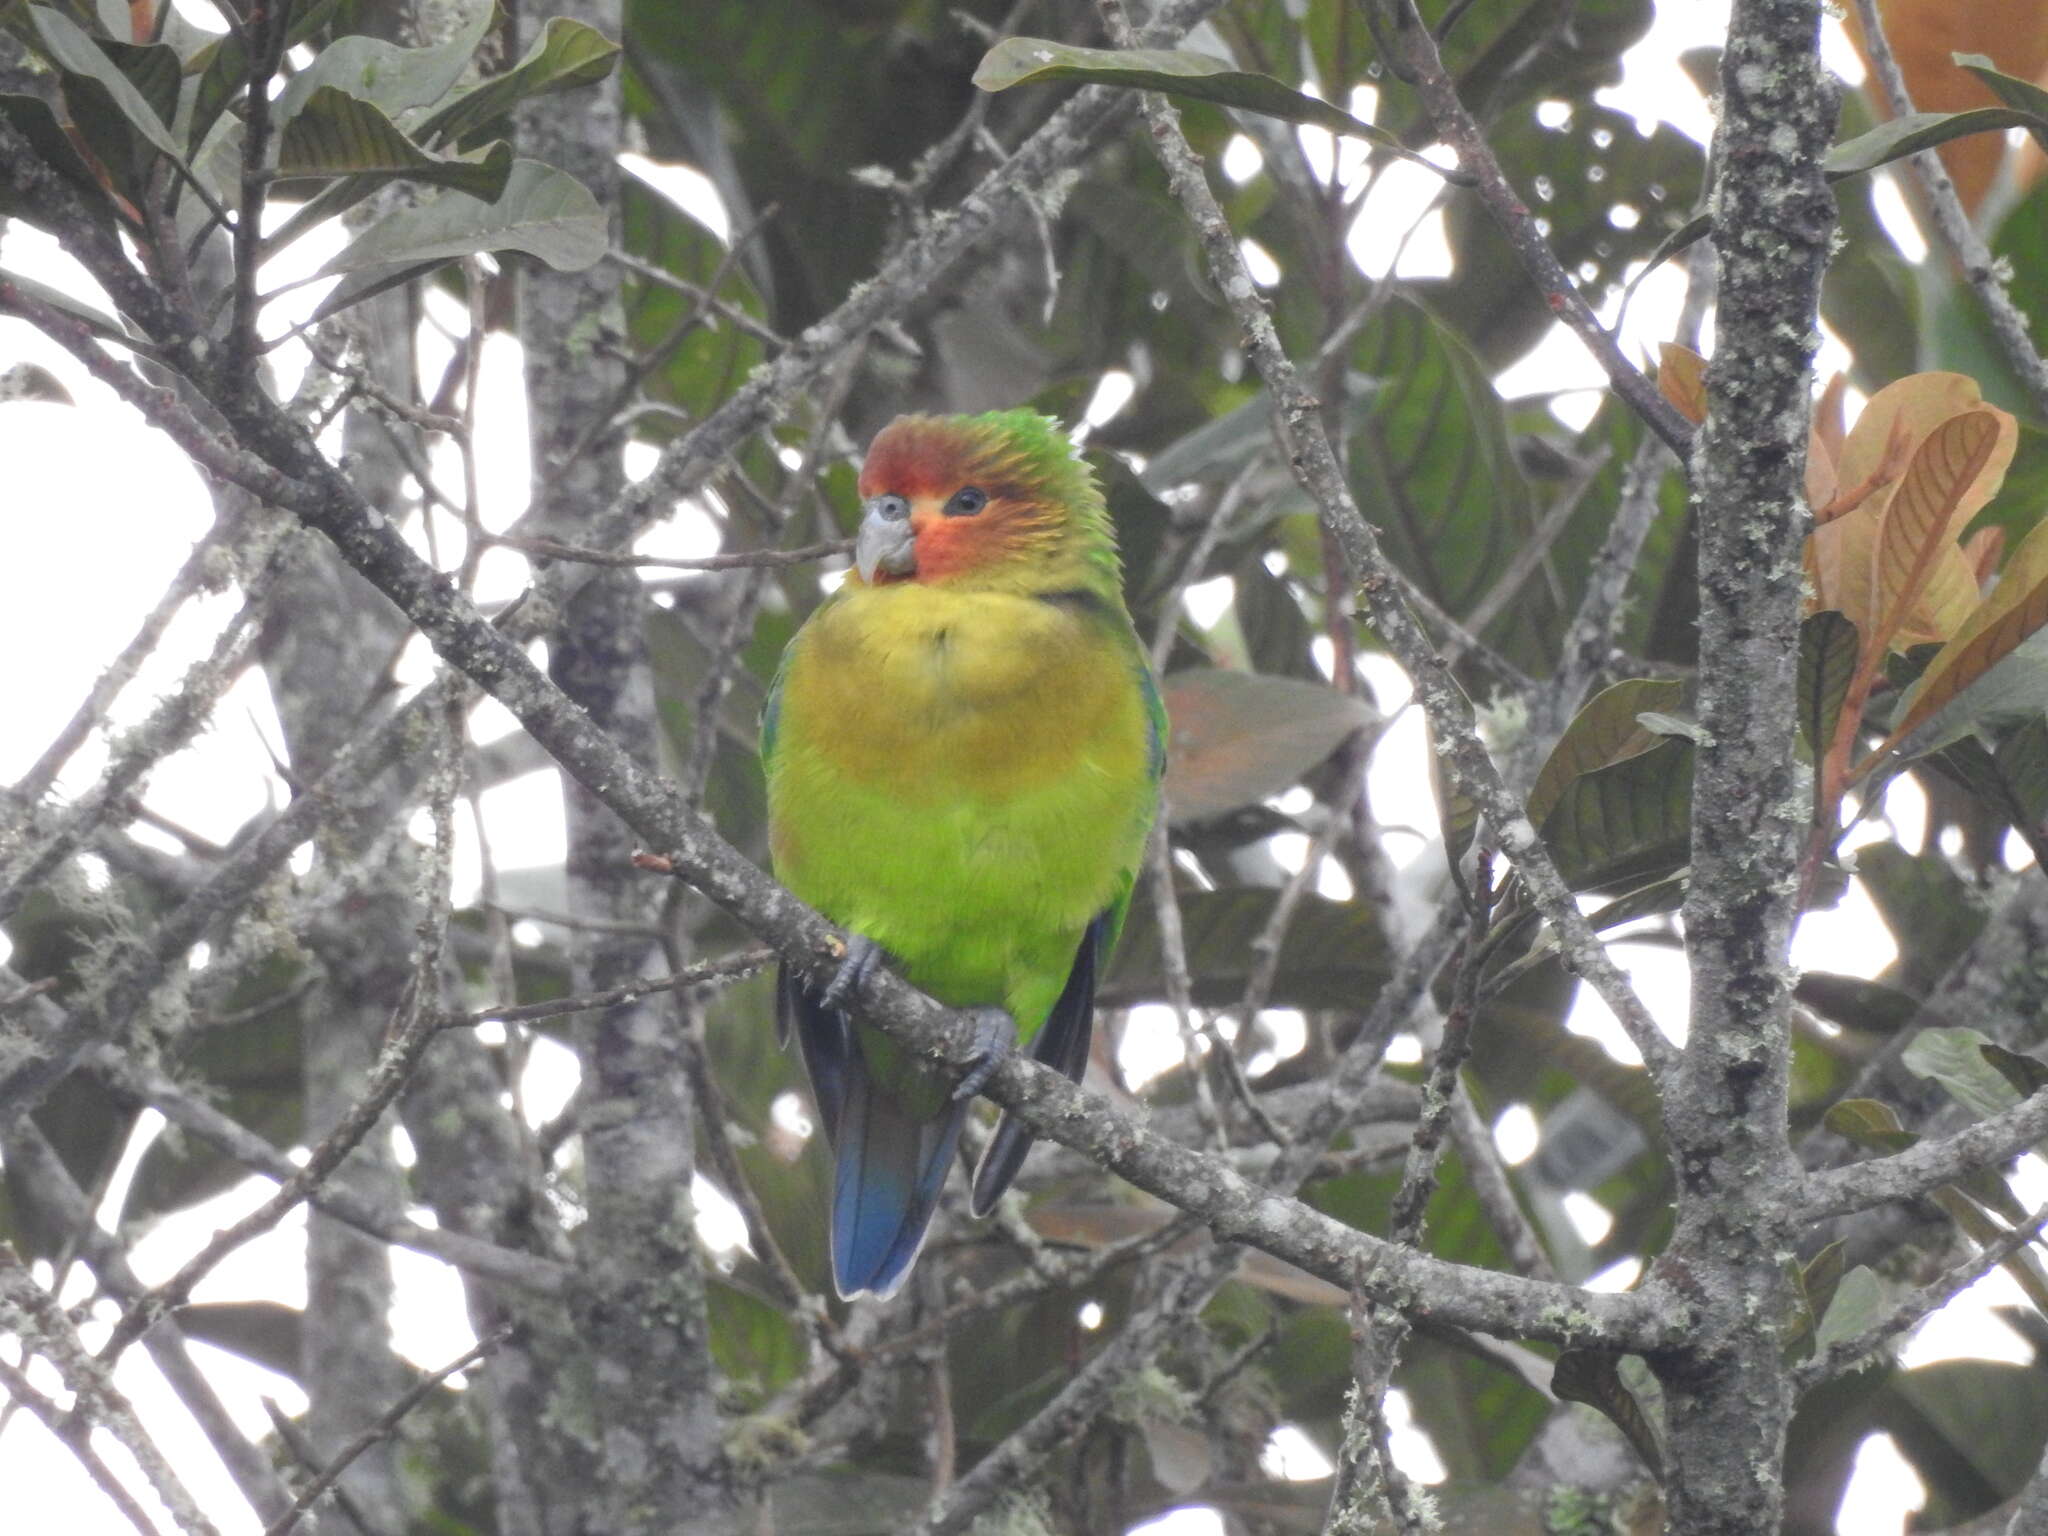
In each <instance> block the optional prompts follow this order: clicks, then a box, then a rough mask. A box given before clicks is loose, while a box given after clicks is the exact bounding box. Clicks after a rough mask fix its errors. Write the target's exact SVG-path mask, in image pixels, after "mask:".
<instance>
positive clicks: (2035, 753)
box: [1992, 715, 2048, 821]
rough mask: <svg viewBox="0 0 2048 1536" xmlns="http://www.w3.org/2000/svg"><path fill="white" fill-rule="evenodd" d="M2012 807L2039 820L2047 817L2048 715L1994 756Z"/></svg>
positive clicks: (2005, 743)
mask: <svg viewBox="0 0 2048 1536" xmlns="http://www.w3.org/2000/svg"><path fill="white" fill-rule="evenodd" d="M1992 760H1993V761H1994V762H1995V763H1996V764H1997V765H1998V774H1999V777H2000V778H2001V779H2003V780H2004V781H2005V789H2006V793H2007V794H2009V795H2011V796H2012V800H2013V808H2014V809H2015V810H2017V811H2018V812H2019V813H2020V814H2021V815H2022V816H2026V817H2029V818H2031V819H2032V820H2034V821H2039V820H2040V819H2041V818H2042V817H2043V816H2044V815H2048V716H2041V715H2037V716H2035V717H2034V718H2033V719H2032V720H2029V721H2028V722H2027V723H2026V724H2025V725H2023V726H2021V727H2020V728H2019V729H2018V730H2016V731H2014V732H2013V733H2012V734H2011V735H2009V736H2007V737H2006V738H2005V740H2003V741H2001V742H2000V743H1999V744H1998V750H1997V751H1995V752H1994V753H1992Z"/></svg>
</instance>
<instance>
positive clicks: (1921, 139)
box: [1628, 107, 2048, 295]
mask: <svg viewBox="0 0 2048 1536" xmlns="http://www.w3.org/2000/svg"><path fill="white" fill-rule="evenodd" d="M2007 128H2026V129H2029V130H2030V131H2032V132H2033V133H2035V134H2037V135H2038V134H2040V133H2043V132H2048V117H2044V116H2042V115H2041V114H2040V113H2038V112H2034V111H2020V110H2016V109H2015V108H2012V107H1973V108H1971V109H1970V110H1969V111H1967V112H1913V113H1909V114H1907V115H1906V116H1904V117H1895V118H1891V119H1889V120H1888V121H1886V122H1882V123H1879V124H1878V125H1877V126H1876V127H1875V128H1872V129H1870V130H1869V131H1868V132H1867V133H1859V134H1858V135H1856V137H1854V138H1853V139H1847V140H1844V141H1843V142H1842V143H1840V144H1837V145H1836V146H1835V147H1834V148H1833V149H1831V150H1829V151H1828V157H1827V159H1826V161H1825V162H1824V163H1823V165H1822V170H1823V172H1824V174H1825V175H1826V176H1827V179H1828V180H1829V181H1843V180H1846V179H1847V178H1848V177H1851V176H1860V175H1862V174H1864V173H1865V172H1868V171H1874V170H1876V169H1877V168H1878V167H1879V166H1881V165H1889V164H1890V163H1891V162H1892V161H1894V160H1902V159H1904V158H1905V157H1906V156H1907V155H1915V154H1918V153H1919V152H1920V151H1921V150H1923V149H1933V148H1935V147H1937V146H1938V145H1942V144H1946V143H1947V142H1948V141H1949V140H1950V139H1960V138H1965V137H1967V136H1968V135H1970V134H1973V133H1995V132H1999V131H2002V130H2004V129H2007ZM1713 227H1714V221H1713V220H1712V219H1711V218H1709V217H1708V216H1707V215H1706V214H1701V215H1699V216H1698V217H1697V218H1693V219H1689V220H1687V221H1686V222H1685V223H1684V224H1682V225H1680V226H1679V227H1678V228H1677V229H1674V230H1673V231H1671V233H1670V234H1668V235H1666V236H1665V237H1664V239H1663V240H1662V241H1660V242H1659V243H1658V245H1657V249H1656V250H1655V251H1653V252H1651V254H1650V257H1649V261H1648V263H1647V264H1646V265H1645V266H1644V268H1643V270H1642V271H1640V272H1638V273H1637V274H1636V275H1635V276H1634V277H1633V278H1631V279H1630V280H1629V285H1628V291H1629V293H1630V294H1631V295H1633V294H1634V292H1635V290H1636V288H1637V287H1638V286H1640V285H1641V283H1642V282H1643V280H1644V279H1645V278H1647V277H1648V276H1649V275H1650V274H1651V273H1652V272H1654V271H1656V270H1657V268H1658V267H1659V266H1661V265H1662V264H1663V263H1664V262H1665V261H1667V260H1669V259H1670V258H1671V257H1673V256H1675V255H1677V254H1678V253H1679V252H1680V251H1682V250H1684V249H1685V248H1686V247H1687V246H1689V245H1691V244H1692V243H1693V242H1694V241H1696V240H1698V239H1700V238H1701V237H1702V236H1704V235H1706V234H1708V233H1710V232H1711V231H1712V230H1713Z"/></svg>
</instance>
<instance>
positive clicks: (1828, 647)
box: [1799, 609, 1863, 758]
mask: <svg viewBox="0 0 2048 1536" xmlns="http://www.w3.org/2000/svg"><path fill="white" fill-rule="evenodd" d="M1862 643H1863V642H1862V640H1861V638H1860V637H1859V636H1858V635H1857V633H1856V626H1855V625H1854V624H1852V623H1850V622H1849V619H1848V617H1847V615H1845V614H1840V613H1837V612H1835V611H1834V610H1833V609H1829V610H1827V611H1826V612H1824V613H1816V614H1811V615H1809V616H1808V617H1807V619H1806V620H1805V622H1804V623H1802V624H1801V625H1800V626H1799V733H1800V735H1801V736H1802V737H1803V738H1804V739H1805V741H1806V745H1807V749H1808V750H1809V751H1810V752H1812V753H1813V755H1814V756H1815V757H1816V758H1819V757H1820V756H1821V755H1822V754H1823V753H1825V752H1826V751H1827V749H1828V743H1829V742H1831V741H1833V740H1834V739H1835V724H1836V722H1837V720H1838V719H1839V718H1840V716H1841V713H1842V700H1843V699H1844V698H1846V697H1847V696H1848V692H1849V679H1850V678H1851V677H1853V676H1854V675H1855V672H1856V657H1857V654H1858V652H1859V650H1860V648H1861V646H1862Z"/></svg>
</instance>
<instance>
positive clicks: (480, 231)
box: [320, 160, 606, 275]
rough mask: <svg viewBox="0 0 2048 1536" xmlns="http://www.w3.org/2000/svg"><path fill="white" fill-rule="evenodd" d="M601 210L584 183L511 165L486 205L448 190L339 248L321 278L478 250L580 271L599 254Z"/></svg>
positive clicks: (533, 165) (533, 166)
mask: <svg viewBox="0 0 2048 1536" xmlns="http://www.w3.org/2000/svg"><path fill="white" fill-rule="evenodd" d="M605 243H606V230H605V217H604V210H603V209H601V208H599V207H598V206H597V199H596V198H594V197H592V196H591V195H590V193H589V191H588V190H587V189H586V188H585V187H584V185H583V184H582V183H581V182H579V181H578V180H576V178H575V177H573V176H568V175H565V174H563V173H562V172H561V171H558V170H555V169H554V168H553V167H552V166H546V165H542V164H541V163H540V162H539V161H538V160H515V161H513V162H512V165H511V171H510V174H509V175H507V177H506V178H505V183H504V190H503V192H501V193H500V194H499V195H498V197H497V198H496V200H495V201H489V202H486V201H484V200H482V199H480V198H476V197H472V196H470V195H468V194H467V193H464V192H456V191H449V192H444V193H442V194H441V196H439V197H437V198H435V199H434V200H433V201H432V202H430V203H423V204H421V205H420V206H419V207H417V208H399V209H395V210H393V211H392V212H390V213H388V214H386V215H385V216H384V217H383V218H381V219H379V220H378V221H377V222H376V223H375V224H372V225H371V226H370V227H369V228H368V229H366V230H364V231H363V232H362V233H361V234H360V235H358V236H356V238H355V239H354V240H353V241H351V242H350V243H349V244H348V245H347V246H346V247H344V248H343V249H342V250H341V251H340V252H339V253H338V254H337V255H336V256H335V257H334V258H333V259H332V260H331V261H329V262H328V263H327V265H326V266H324V267H322V268H321V269H320V270H321V273H322V274H323V275H327V274H332V273H335V272H363V271H367V270H369V269H371V268H373V267H392V266H418V265H423V264H427V263H436V262H443V261H455V260H458V259H460V258H461V257H464V256H473V255H475V254H476V253H477V252H479V251H523V252H525V253H526V254H527V255H529V256H535V257H538V258H539V259H540V260H542V261H544V262H546V263H547V264H548V265H549V266H551V267H553V268H554V269H555V270H556V271H558V272H580V271H582V270H583V269H584V268H585V267H588V266H590V265H592V264H593V263H594V262H596V261H597V260H598V258H599V257H601V256H603V255H604V252H605Z"/></svg>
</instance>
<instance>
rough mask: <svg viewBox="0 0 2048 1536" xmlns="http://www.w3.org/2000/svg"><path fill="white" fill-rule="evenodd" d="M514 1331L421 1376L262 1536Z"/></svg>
mask: <svg viewBox="0 0 2048 1536" xmlns="http://www.w3.org/2000/svg"><path fill="white" fill-rule="evenodd" d="M513 1332H514V1325H513V1324H511V1323H507V1324H505V1325H504V1326H502V1327H500V1328H498V1329H497V1330H495V1331H494V1332H492V1333H490V1334H488V1335H486V1336H485V1337H483V1338H481V1339H479V1340H478V1341H477V1342H476V1344H475V1346H474V1347H473V1348H470V1349H467V1350H465V1351H463V1353H462V1354H460V1355H458V1356H457V1357H456V1358H455V1359H453V1360H451V1361H449V1362H448V1363H447V1364H446V1365H444V1366H442V1367H441V1368H440V1369H439V1370H437V1371H434V1372H432V1373H431V1374H429V1375H427V1376H423V1377H422V1378H420V1380H419V1381H418V1382H417V1383H415V1384H414V1385H413V1387H412V1388H411V1389H410V1390H408V1391H407V1392H406V1394H405V1395H404V1396H403V1397H401V1398H399V1399H398V1400H397V1401H396V1402H394V1403H393V1404H392V1405H391V1406H390V1407H389V1408H387V1409H386V1410H385V1411H384V1412H383V1413H382V1414H381V1415H379V1417H378V1419H377V1422H376V1423H374V1424H372V1425H371V1426H370V1427H369V1428H368V1429H366V1430H364V1431H363V1432H362V1433H361V1434H359V1435H357V1436H356V1437H355V1439H353V1440H351V1441H349V1443H348V1444H347V1445H345V1446H343V1447H342V1448H341V1449H340V1450H339V1451H337V1452H335V1454H334V1459H333V1460H332V1461H330V1462H328V1463H327V1465H326V1466H325V1467H323V1468H321V1470H320V1473H319V1475H318V1476H316V1477H315V1478H314V1479H313V1480H312V1481H311V1482H310V1483H308V1484H307V1485H306V1486H305V1487H304V1488H302V1489H300V1490H299V1492H298V1494H297V1495H296V1496H295V1497H294V1498H293V1499H292V1507H291V1508H290V1509H288V1510H286V1511H285V1512H284V1513H283V1514H282V1515H279V1516H278V1517H277V1518H276V1519H275V1520H273V1521H271V1522H270V1524H269V1525H267V1526H265V1527H264V1528H263V1536H285V1533H286V1532H287V1531H290V1530H291V1529H292V1528H293V1527H295V1526H296V1525H297V1524H298V1523H299V1521H300V1520H301V1519H303V1518H304V1516H305V1513H306V1511H307V1510H309V1509H311V1508H312V1507H313V1504H314V1501H315V1500H317V1499H318V1498H319V1497H320V1495H321V1494H323V1493H325V1492H326V1491H327V1490H328V1489H329V1488H332V1487H333V1486H334V1485H335V1483H336V1482H337V1481H338V1480H339V1479H340V1477H341V1474H342V1473H344V1472H346V1471H347V1470H348V1469H349V1465H350V1463H352V1462H353V1461H355V1459H356V1458H357V1457H358V1456H361V1455H362V1454H363V1452H365V1451H367V1450H368V1449H369V1448H370V1447H371V1446H373V1445H375V1444H377V1442H378V1441H380V1440H385V1439H388V1438H389V1437H390V1436H391V1435H392V1434H393V1433H394V1432H395V1431H396V1430H397V1428H398V1426H399V1424H400V1422H402V1421H403V1420H404V1418H405V1416H406V1415H407V1414H409V1413H411V1412H412V1411H413V1409H415V1408H417V1407H419V1405H420V1404H421V1403H423V1402H425V1401H426V1400H427V1399H428V1397H430V1396H432V1395H433V1392H434V1390H435V1389H436V1388H437V1387H439V1386H440V1385H441V1384H442V1383H443V1382H445V1381H447V1380H448V1379H449V1378H450V1377H451V1376H455V1375H458V1374H460V1373H461V1372H463V1371H465V1370H467V1369H469V1367H471V1366H472V1365H475V1364H476V1363H477V1362H478V1361H480V1360H482V1359H484V1358H485V1357H486V1356H487V1355H490V1354H491V1353H493V1352H494V1351H495V1350H496V1349H497V1348H498V1346H499V1345H501V1344H503V1343H504V1342H505V1341H506V1340H507V1339H509V1338H511V1337H512V1334H513Z"/></svg>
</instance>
